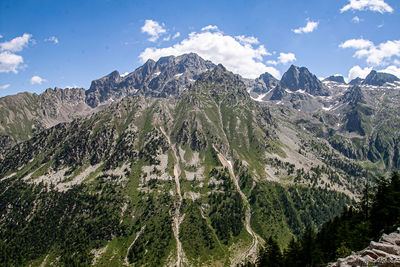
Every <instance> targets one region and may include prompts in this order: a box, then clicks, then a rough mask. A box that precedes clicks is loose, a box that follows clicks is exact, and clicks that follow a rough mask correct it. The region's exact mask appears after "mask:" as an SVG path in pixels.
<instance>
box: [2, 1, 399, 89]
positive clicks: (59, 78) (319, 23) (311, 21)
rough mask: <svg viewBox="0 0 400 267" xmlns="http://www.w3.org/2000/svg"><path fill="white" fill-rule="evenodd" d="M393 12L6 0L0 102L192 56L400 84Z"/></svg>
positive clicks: (239, 66) (355, 6)
mask: <svg viewBox="0 0 400 267" xmlns="http://www.w3.org/2000/svg"><path fill="white" fill-rule="evenodd" d="M399 11H400V1H398V0H318V1H316V0H307V1H288V0H280V1H255V0H247V1H234V0H231V1H189V0H186V1H156V0H153V1H122V0H118V1H100V0H99V1H94V0H91V1H86V0H80V1H74V0H70V1H51V0H46V1H45V0H20V1H13V0H2V1H0V36H1V38H0V96H4V95H8V94H15V93H18V92H22V91H30V92H36V93H40V92H42V91H44V90H45V89H46V88H49V87H50V88H53V87H55V86H58V87H62V88H65V87H67V86H79V87H84V88H86V89H87V88H88V87H89V86H90V82H91V81H92V80H94V79H97V78H100V77H102V76H104V75H106V74H108V73H110V72H112V71H113V70H118V71H119V72H120V73H121V74H122V73H125V72H132V71H134V70H135V69H136V68H137V67H139V66H140V65H141V64H143V62H144V61H145V60H146V59H147V58H154V59H157V58H158V57H160V56H164V55H168V54H175V55H177V54H180V53H183V52H189V51H193V52H197V53H199V54H200V55H201V56H203V57H204V58H206V59H211V60H212V61H214V62H215V63H222V64H224V65H225V66H226V67H227V68H228V69H230V70H232V71H234V72H236V73H239V74H241V75H242V76H245V77H253V78H254V77H255V76H258V75H259V74H261V73H262V72H265V71H269V72H271V73H272V74H273V75H275V76H278V77H277V78H279V75H282V74H283V73H284V72H285V71H286V70H287V69H288V68H289V66H290V64H295V65H298V66H306V67H308V68H309V70H310V71H311V72H313V73H314V74H316V75H317V76H318V77H326V76H329V75H332V74H342V75H344V76H345V77H350V78H354V77H357V76H365V75H366V74H367V73H368V72H369V71H370V70H371V69H372V68H374V69H376V70H386V71H388V72H391V73H394V74H397V75H399V76H400V36H399V30H398V28H399V26H400V16H399ZM207 26H208V27H207ZM202 29H203V30H202ZM178 35H179V36H178ZM174 37H175V38H174Z"/></svg>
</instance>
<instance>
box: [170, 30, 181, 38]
mask: <svg viewBox="0 0 400 267" xmlns="http://www.w3.org/2000/svg"><path fill="white" fill-rule="evenodd" d="M179 36H181V33H180V32H177V33H175V34H174V36H172V39H176V38H178V37H179Z"/></svg>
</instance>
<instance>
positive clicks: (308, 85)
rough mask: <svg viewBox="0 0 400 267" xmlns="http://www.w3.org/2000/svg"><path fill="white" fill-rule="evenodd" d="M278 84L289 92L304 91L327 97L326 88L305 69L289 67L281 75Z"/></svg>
mask: <svg viewBox="0 0 400 267" xmlns="http://www.w3.org/2000/svg"><path fill="white" fill-rule="evenodd" d="M280 84H281V86H282V87H283V88H288V89H289V90H291V91H297V90H304V91H305V92H307V93H309V94H311V95H316V96H328V95H329V91H328V88H327V87H326V86H324V85H323V84H322V83H321V81H320V80H318V78H317V76H315V75H314V74H312V73H310V71H309V70H308V69H307V68H305V67H301V68H299V67H297V66H294V65H292V66H290V68H289V69H288V70H287V71H286V72H285V74H283V76H282V79H281V82H280Z"/></svg>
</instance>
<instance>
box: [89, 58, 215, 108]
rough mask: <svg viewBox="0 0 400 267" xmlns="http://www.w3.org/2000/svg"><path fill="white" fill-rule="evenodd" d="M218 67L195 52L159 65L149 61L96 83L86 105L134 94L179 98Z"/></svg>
mask: <svg viewBox="0 0 400 267" xmlns="http://www.w3.org/2000/svg"><path fill="white" fill-rule="evenodd" d="M214 67H215V65H214V64H213V63H212V62H210V61H206V60H204V59H202V58H201V57H199V56H198V55H197V54H194V53H190V54H184V55H181V56H177V57H175V56H168V57H162V58H160V59H159V60H158V61H157V62H155V61H154V60H152V59H149V60H148V61H147V62H146V63H145V64H144V65H143V66H141V67H139V68H137V69H136V70H135V71H134V72H132V73H130V74H128V75H126V76H124V77H121V76H120V75H119V73H118V72H117V71H114V72H112V73H110V74H109V75H107V76H105V77H103V78H101V79H98V80H95V81H93V82H92V84H91V86H90V88H89V90H88V91H87V92H86V95H87V99H86V102H87V103H88V104H89V105H90V106H91V107H96V106H98V105H99V104H101V103H106V102H107V101H112V100H116V99H120V98H122V97H125V96H129V95H134V94H142V95H148V96H155V97H174V96H178V95H180V94H181V93H182V92H183V91H184V90H185V89H187V88H188V87H189V85H190V84H192V83H194V81H195V80H196V79H197V78H198V77H199V76H200V74H202V73H203V72H205V71H207V70H209V69H211V68H214Z"/></svg>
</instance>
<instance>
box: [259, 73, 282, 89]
mask: <svg viewBox="0 0 400 267" xmlns="http://www.w3.org/2000/svg"><path fill="white" fill-rule="evenodd" d="M278 84H279V80H278V79H276V78H275V77H274V76H272V75H271V74H269V73H268V72H266V73H264V74H261V75H260V77H258V78H257V79H256V80H255V84H254V89H253V92H255V93H257V94H265V93H267V92H268V91H270V90H271V89H273V88H275V87H276V86H277V85H278Z"/></svg>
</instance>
